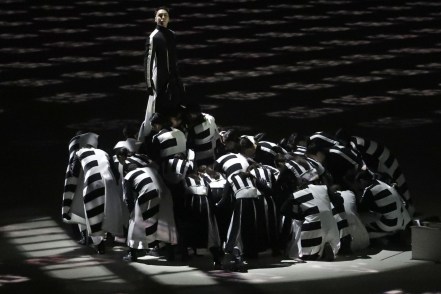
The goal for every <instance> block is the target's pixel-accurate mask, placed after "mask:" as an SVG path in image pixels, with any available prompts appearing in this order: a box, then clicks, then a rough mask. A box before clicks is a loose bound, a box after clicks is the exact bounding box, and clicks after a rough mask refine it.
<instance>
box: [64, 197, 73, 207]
mask: <svg viewBox="0 0 441 294" xmlns="http://www.w3.org/2000/svg"><path fill="white" fill-rule="evenodd" d="M71 205H72V199H63V206H71Z"/></svg>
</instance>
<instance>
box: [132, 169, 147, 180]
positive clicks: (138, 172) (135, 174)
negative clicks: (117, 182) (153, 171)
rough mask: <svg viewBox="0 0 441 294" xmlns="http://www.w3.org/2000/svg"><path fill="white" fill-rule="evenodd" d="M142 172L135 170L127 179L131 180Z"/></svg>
mask: <svg viewBox="0 0 441 294" xmlns="http://www.w3.org/2000/svg"><path fill="white" fill-rule="evenodd" d="M143 173H144V172H143V171H142V170H137V171H135V172H134V173H133V174H131V175H130V178H129V180H130V181H133V180H134V179H135V178H136V177H137V176H139V175H141V174H143Z"/></svg>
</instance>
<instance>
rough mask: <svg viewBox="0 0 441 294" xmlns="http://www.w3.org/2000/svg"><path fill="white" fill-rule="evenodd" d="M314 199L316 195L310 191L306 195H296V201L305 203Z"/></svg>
mask: <svg viewBox="0 0 441 294" xmlns="http://www.w3.org/2000/svg"><path fill="white" fill-rule="evenodd" d="M313 199H314V196H312V193H308V194H306V195H303V196H300V197H296V201H298V202H299V203H305V202H308V201H311V200H313Z"/></svg>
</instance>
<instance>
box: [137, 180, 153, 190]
mask: <svg viewBox="0 0 441 294" xmlns="http://www.w3.org/2000/svg"><path fill="white" fill-rule="evenodd" d="M151 183H153V180H152V178H150V177H148V178H143V179H142V180H141V181H140V182H139V183H138V185H137V186H136V192H138V193H140V192H141V190H142V189H143V188H144V187H145V186H147V185H148V184H151Z"/></svg>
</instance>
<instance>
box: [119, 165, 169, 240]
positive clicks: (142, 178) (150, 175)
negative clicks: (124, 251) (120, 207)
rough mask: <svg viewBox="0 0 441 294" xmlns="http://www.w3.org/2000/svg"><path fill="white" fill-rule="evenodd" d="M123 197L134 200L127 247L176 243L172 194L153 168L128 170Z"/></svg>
mask: <svg viewBox="0 0 441 294" xmlns="http://www.w3.org/2000/svg"><path fill="white" fill-rule="evenodd" d="M124 197H125V198H130V197H132V198H133V199H135V200H136V202H135V206H134V210H133V212H132V215H131V218H130V224H129V231H128V236H127V240H128V244H129V245H130V247H133V248H139V249H143V248H148V247H149V244H150V245H151V243H153V242H154V241H162V242H165V243H170V244H176V243H177V231H176V223H175V218H174V213H173V200H172V196H171V193H170V191H169V189H168V188H167V187H166V185H165V184H164V182H163V180H162V178H161V177H160V175H159V173H158V172H157V171H156V170H155V168H153V167H144V168H137V169H135V170H133V171H131V172H129V173H127V175H126V176H125V178H124Z"/></svg>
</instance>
